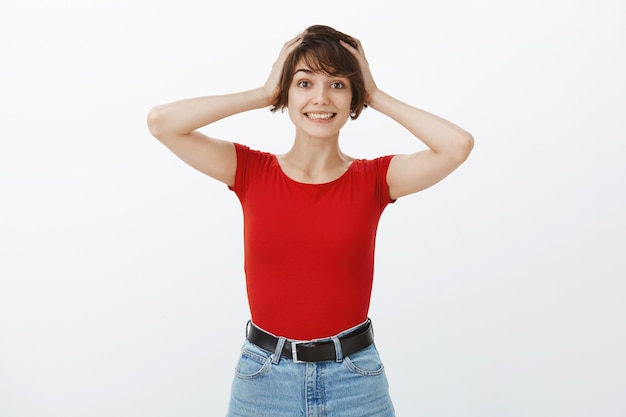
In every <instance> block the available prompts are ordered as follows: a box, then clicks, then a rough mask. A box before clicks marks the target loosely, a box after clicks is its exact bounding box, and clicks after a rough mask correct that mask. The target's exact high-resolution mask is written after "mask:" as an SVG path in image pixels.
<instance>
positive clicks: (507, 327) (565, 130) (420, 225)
mask: <svg viewBox="0 0 626 417" xmlns="http://www.w3.org/2000/svg"><path fill="white" fill-rule="evenodd" d="M214 4H215V5H214ZM625 9H626V6H625V5H624V3H623V2H621V1H619V0H613V1H611V0H600V1H596V2H583V1H573V2H572V1H570V2H566V1H556V0H552V1H539V0H529V1H525V2H506V1H503V2H497V1H494V0H492V1H489V0H482V1H469V2H466V1H461V0H445V1H438V2H424V1H415V2H413V1H408V0H407V1H405V2H403V1H400V0H386V1H384V2H382V1H380V2H372V1H361V2H341V1H317V2H305V3H300V2H292V1H283V0H276V1H273V2H257V1H252V0H251V1H237V0H234V1H228V2H227V1H223V2H209V1H191V0H184V1H175V2H174V1H172V2H164V1H147V0H130V1H121V0H117V1H105V0H100V1H98V0H93V1H82V2H81V1H78V0H76V1H69V0H66V1H61V0H57V1H45V0H9V1H6V0H5V1H3V2H2V5H1V6H0V40H1V41H0V55H1V57H2V64H1V65H0V125H1V130H0V416H2V417H26V416H28V417H35V416H36V417H44V416H45V417H48V416H63V417H74V416H81V417H82V416H93V417H100V416H103V417H104V416H107V417H108V416H119V417H124V416H133V417H141V416H150V417H161V416H163V417H165V416H186V417H193V416H207V415H211V416H219V415H223V414H224V411H225V409H226V403H227V398H228V392H229V385H230V381H231V378H232V371H233V367H234V364H235V361H236V357H237V354H238V349H239V346H240V344H241V342H242V338H243V331H244V323H245V320H246V319H247V314H248V313H247V305H246V301H245V293H244V285H243V272H242V266H241V260H242V251H241V246H242V244H241V214H240V213H241V212H240V209H239V205H238V201H237V200H236V197H235V196H234V194H233V193H231V192H230V191H228V190H227V189H226V187H225V186H222V185H220V184H218V183H216V182H214V181H212V180H211V179H209V178H208V177H204V176H202V175H201V174H199V173H197V172H195V171H193V170H192V169H191V168H188V167H187V166H185V165H184V164H183V163H182V162H180V161H179V160H177V159H176V158H175V157H174V156H173V155H172V154H170V153H169V151H167V150H166V149H165V148H164V147H163V146H162V145H160V144H159V143H158V142H157V141H156V140H154V139H153V138H151V136H150V135H149V133H148V131H147V129H146V126H145V116H146V113H147V111H148V109H149V108H150V107H152V106H154V105H156V104H160V103H164V102H167V101H171V100H175V99H179V98H184V97H191V96H196V95H204V94H218V93H226V92H234V91H239V90H244V89H248V88H253V87H256V86H258V85H260V84H261V83H262V82H263V81H264V80H265V76H266V75H267V73H268V71H269V68H270V66H271V64H272V63H273V61H274V58H275V57H276V56H277V54H278V52H279V50H280V48H281V46H282V44H283V43H284V42H285V41H286V40H288V39H290V38H291V37H293V36H294V35H295V34H297V33H298V32H299V31H301V30H302V29H304V28H305V27H307V26H308V25H310V24H314V23H324V24H329V25H331V26H334V27H336V28H337V29H340V30H343V31H345V32H347V33H350V34H353V35H354V36H356V37H358V38H360V39H361V41H362V42H363V45H364V47H365V51H366V53H367V56H368V58H369V61H370V64H371V67H372V71H373V73H374V76H375V78H376V80H377V82H378V84H379V86H380V87H381V88H382V89H384V90H386V91H387V92H389V93H391V94H393V95H395V96H397V97H398V98H400V99H403V100H405V101H408V102H410V103H412V104H414V105H416V106H419V107H422V108H425V109H427V110H430V111H432V112H434V113H437V114H440V115H442V116H444V117H446V118H449V119H450V120H452V121H454V122H456V123H458V124H460V125H461V126H463V127H465V128H466V129H467V130H469V131H470V132H471V133H473V135H474V137H475V140H476V147H475V150H474V152H473V154H472V155H471V157H470V159H469V160H468V161H467V162H466V164H465V165H464V166H462V167H461V168H460V169H459V170H458V171H457V172H455V173H454V174H453V175H451V176H450V177H449V178H447V179H446V180H445V181H444V182H442V183H441V184H439V185H437V186H436V187H434V188H432V189H429V190H427V191H424V192H422V193H420V194H417V195H414V196H410V197H407V198H405V199H401V200H399V201H398V202H397V203H396V204H394V205H392V206H390V207H389V209H388V210H387V211H386V213H385V214H384V215H383V218H382V220H381V224H380V232H379V240H378V252H377V271H376V274H377V275H376V281H375V290H374V291H375V294H374V296H373V300H372V309H371V316H372V317H373V319H374V320H375V326H376V333H377V337H378V340H379V342H378V345H379V348H380V350H381V355H382V356H383V360H384V361H385V364H386V368H387V373H388V377H389V379H390V383H391V392H392V396H393V398H394V401H395V404H396V408H397V412H398V415H399V416H418V415H424V416H431V417H432V416H445V417H448V416H454V417H457V416H464V417H472V416H480V417H491V416H493V417H517V416H524V417H526V416H528V417H530V416H532V417H542V416H546V417H547V416H549V417H561V416H563V417H565V416H567V417H575V416H603V417H612V416H624V415H626V400H624V392H626V360H625V358H624V352H626V335H625V332H624V322H625V320H626V302H625V301H626V299H625V294H626V292H625V291H626V284H625V283H624V278H625V276H626V261H625V260H624V259H625V258H624V251H625V250H626V237H625V236H626V234H625V232H626V221H625V219H624V213H625V212H626V192H625V190H626V187H625V185H626V184H625V179H626V167H625V164H624V158H623V152H624V140H625V139H626V135H625V134H624V127H623V122H624V116H625V114H626V103H625V98H624V97H626V86H625V82H624V76H623V74H624V73H626V65H625V64H624V60H623V56H624V51H626V30H625V25H624V21H625V18H626V10H625ZM211 133H212V134H213V135H215V136H218V137H223V138H225V139H230V140H236V141H240V142H243V143H246V144H248V145H250V146H251V147H254V148H259V149H264V150H268V151H273V152H280V151H283V150H285V149H286V147H287V146H288V145H289V143H290V140H291V135H292V130H291V126H290V123H289V122H288V117H287V116H286V115H280V114H277V115H271V114H270V113H269V112H268V111H266V110H260V111H255V112H251V113H248V114H245V115H241V116H237V117H235V118H233V119H232V120H226V121H223V122H220V123H219V124H218V125H216V126H214V128H213V129H212V130H211ZM342 140H343V142H342V143H343V147H344V150H345V151H347V152H348V153H350V154H352V155H353V156H358V157H370V156H377V155H381V154H389V153H398V152H410V151H412V150H414V149H417V148H420V145H419V143H418V142H416V141H415V140H414V139H413V138H411V137H410V136H409V135H408V133H406V132H404V131H403V130H402V129H401V128H398V127H397V126H395V125H394V124H393V123H391V122H390V121H389V120H386V119H385V118H383V117H381V116H380V115H379V114H376V113H375V111H373V110H371V109H370V110H366V111H365V113H364V114H363V115H362V117H361V118H360V119H359V120H358V121H357V122H354V123H352V122H351V123H349V126H348V127H347V128H346V130H345V132H344V133H343V136H342ZM407 329H409V330H407ZM407 360H408V362H407Z"/></svg>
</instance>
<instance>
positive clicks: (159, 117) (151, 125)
mask: <svg viewBox="0 0 626 417" xmlns="http://www.w3.org/2000/svg"><path fill="white" fill-rule="evenodd" d="M165 119H166V117H165V114H164V111H163V109H162V108H161V107H158V106H157V107H153V108H152V109H150V111H149V112H148V117H147V124H148V130H149V131H150V134H151V135H152V136H154V137H155V138H157V139H159V138H160V137H162V135H163V131H164V129H163V126H164V125H165Z"/></svg>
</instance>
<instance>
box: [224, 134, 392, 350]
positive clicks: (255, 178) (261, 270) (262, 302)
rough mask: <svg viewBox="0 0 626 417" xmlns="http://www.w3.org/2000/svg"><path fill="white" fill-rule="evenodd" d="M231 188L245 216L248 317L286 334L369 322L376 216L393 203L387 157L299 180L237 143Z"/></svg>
mask: <svg viewBox="0 0 626 417" xmlns="http://www.w3.org/2000/svg"><path fill="white" fill-rule="evenodd" d="M235 148H236V151H237V173H236V176H235V184H234V186H233V187H231V190H233V191H234V192H235V193H236V194H237V196H238V197H239V200H240V202H241V206H242V208H243V219H244V253H245V272H246V288H247V292H248V302H249V305H250V312H251V314H252V321H253V322H254V323H255V324H256V325H258V326H259V327H261V328H263V329H265V330H267V331H269V332H270V333H273V334H275V335H278V336H284V337H287V338H289V339H297V340H311V339H316V338H322V337H328V336H332V335H335V334H337V333H339V332H341V331H343V330H346V329H348V328H351V327H353V326H356V325H358V324H360V323H362V322H364V321H365V320H366V319H367V315H368V309H369V303H370V295H371V291H372V280H373V274H374V244H375V240H376V229H377V226H378V220H379V218H380V215H381V214H382V212H383V210H384V208H385V207H386V206H387V204H389V203H391V202H393V201H391V200H390V197H389V190H388V187H387V181H386V176H387V168H388V167H389V162H390V161H391V158H392V156H385V157H380V158H376V159H372V160H364V159H357V160H355V161H353V162H352V164H351V165H350V167H349V168H348V170H347V171H346V172H345V173H344V174H343V175H342V176H341V177H339V178H337V179H336V180H334V181H331V182H328V183H325V184H304V183H300V182H297V181H295V180H293V179H291V178H289V177H288V176H287V175H285V173H284V172H283V171H282V169H281V168H280V165H279V164H278V160H277V158H276V156H275V155H273V154H270V153H266V152H259V151H254V150H250V149H249V148H248V147H246V146H243V145H240V144H235Z"/></svg>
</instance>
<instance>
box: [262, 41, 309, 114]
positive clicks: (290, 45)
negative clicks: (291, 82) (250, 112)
mask: <svg viewBox="0 0 626 417" xmlns="http://www.w3.org/2000/svg"><path fill="white" fill-rule="evenodd" d="M302 39H303V34H300V35H298V36H296V37H295V38H293V39H291V40H290V41H287V42H285V44H284V45H283V49H282V50H281V51H280V54H279V55H278V58H277V59H276V61H275V62H274V64H273V65H272V70H271V72H270V75H269V77H268V78H267V81H265V84H264V85H263V89H264V90H265V91H266V92H267V95H268V97H269V101H270V103H271V104H274V103H275V102H276V100H277V99H278V95H279V94H280V78H281V76H282V73H283V67H284V66H285V61H286V60H287V57H288V56H289V55H290V54H291V53H292V52H293V51H294V50H295V49H296V48H297V47H298V45H300V43H302Z"/></svg>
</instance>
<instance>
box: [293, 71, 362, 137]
mask: <svg viewBox="0 0 626 417" xmlns="http://www.w3.org/2000/svg"><path fill="white" fill-rule="evenodd" d="M288 97H289V99H288V105H287V109H288V111H289V117H290V119H291V121H292V122H293V123H294V125H295V126H296V129H297V131H298V133H299V134H305V135H307V136H310V137H319V138H324V137H331V136H338V135H339V130H340V129H341V128H342V127H343V126H344V125H345V123H346V121H347V120H348V117H349V116H350V104H351V101H352V89H351V87H350V80H349V79H348V78H346V77H341V76H332V75H326V74H323V73H318V72H314V71H312V70H311V69H310V68H308V67H307V66H306V65H304V64H298V65H296V67H295V73H294V76H293V80H292V82H291V85H290V87H289V94H288Z"/></svg>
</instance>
